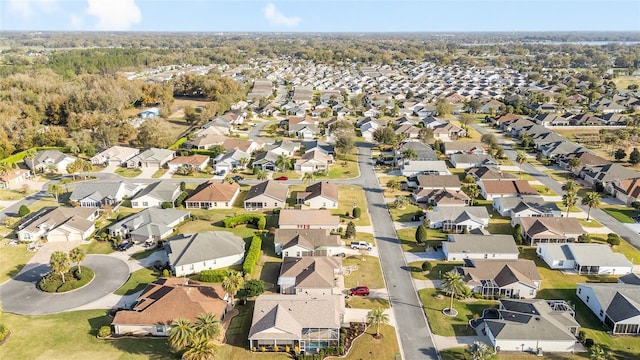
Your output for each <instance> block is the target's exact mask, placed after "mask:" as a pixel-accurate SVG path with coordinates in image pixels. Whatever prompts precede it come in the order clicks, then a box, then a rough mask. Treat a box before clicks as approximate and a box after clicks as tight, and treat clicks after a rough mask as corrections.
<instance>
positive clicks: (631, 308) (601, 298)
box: [576, 283, 640, 335]
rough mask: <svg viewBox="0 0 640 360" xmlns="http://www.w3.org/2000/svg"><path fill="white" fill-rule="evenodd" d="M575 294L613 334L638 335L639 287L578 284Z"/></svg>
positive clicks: (614, 284) (639, 313) (639, 316)
mask: <svg viewBox="0 0 640 360" xmlns="http://www.w3.org/2000/svg"><path fill="white" fill-rule="evenodd" d="M576 294H577V295H578V297H579V298H580V300H582V302H583V303H584V304H585V305H587V307H589V309H590V310H591V311H592V312H593V314H594V315H595V316H596V317H597V318H598V319H599V320H600V321H601V322H602V323H603V324H605V325H606V326H607V327H608V328H609V330H610V331H611V332H612V333H614V334H630V335H637V334H640V286H638V285H628V284H618V283H588V284H578V288H577V289H576Z"/></svg>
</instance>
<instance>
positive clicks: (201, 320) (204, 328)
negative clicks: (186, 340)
mask: <svg viewBox="0 0 640 360" xmlns="http://www.w3.org/2000/svg"><path fill="white" fill-rule="evenodd" d="M220 331H221V330H220V321H218V320H216V315H215V314H212V313H206V314H200V315H198V321H196V323H195V334H196V336H198V337H199V338H202V339H206V340H213V339H215V337H216V336H218V335H220Z"/></svg>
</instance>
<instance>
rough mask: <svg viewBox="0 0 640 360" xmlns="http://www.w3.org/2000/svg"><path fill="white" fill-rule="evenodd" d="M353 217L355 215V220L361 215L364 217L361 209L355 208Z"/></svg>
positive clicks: (352, 213)
mask: <svg viewBox="0 0 640 360" xmlns="http://www.w3.org/2000/svg"><path fill="white" fill-rule="evenodd" d="M351 215H353V218H354V219H359V218H360V215H362V209H360V208H359V207H354V208H353V211H352V212H351Z"/></svg>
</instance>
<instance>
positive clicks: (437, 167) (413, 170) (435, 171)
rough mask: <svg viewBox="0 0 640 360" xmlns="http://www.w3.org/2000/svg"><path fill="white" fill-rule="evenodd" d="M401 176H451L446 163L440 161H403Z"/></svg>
mask: <svg viewBox="0 0 640 360" xmlns="http://www.w3.org/2000/svg"><path fill="white" fill-rule="evenodd" d="M400 171H401V172H402V176H415V175H420V174H423V175H431V174H432V175H451V173H450V172H449V169H448V168H447V163H445V162H444V161H442V160H435V161H422V160H408V161H407V160H405V161H404V162H403V163H402V165H401V166H400Z"/></svg>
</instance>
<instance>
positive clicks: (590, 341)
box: [584, 338, 595, 349]
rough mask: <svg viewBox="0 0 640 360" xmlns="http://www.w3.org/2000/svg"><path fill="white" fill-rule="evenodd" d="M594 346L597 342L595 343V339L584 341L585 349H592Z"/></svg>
mask: <svg viewBox="0 0 640 360" xmlns="http://www.w3.org/2000/svg"><path fill="white" fill-rule="evenodd" d="M594 344H595V342H594V341H593V339H591V338H587V339H584V347H586V348H587V349H589V348H590V347H592V346H593V345H594Z"/></svg>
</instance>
